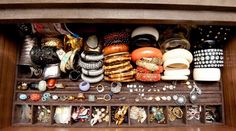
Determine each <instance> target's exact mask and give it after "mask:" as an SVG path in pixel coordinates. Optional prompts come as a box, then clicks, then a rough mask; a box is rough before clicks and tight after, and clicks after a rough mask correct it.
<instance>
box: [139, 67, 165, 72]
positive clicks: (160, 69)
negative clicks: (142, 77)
mask: <svg viewBox="0 0 236 131" xmlns="http://www.w3.org/2000/svg"><path fill="white" fill-rule="evenodd" d="M158 67H159V69H158V70H156V71H154V72H152V71H150V70H148V69H146V68H143V67H141V66H137V68H136V70H137V72H139V73H154V74H160V73H162V72H163V67H162V66H158Z"/></svg>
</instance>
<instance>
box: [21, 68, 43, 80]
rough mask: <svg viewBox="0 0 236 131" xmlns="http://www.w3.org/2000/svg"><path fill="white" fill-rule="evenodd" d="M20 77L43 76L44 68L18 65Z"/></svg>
mask: <svg viewBox="0 0 236 131" xmlns="http://www.w3.org/2000/svg"><path fill="white" fill-rule="evenodd" d="M17 68H18V74H17V75H18V78H40V77H42V73H43V69H42V68H38V67H37V68H36V67H32V66H29V65H18V66H17Z"/></svg>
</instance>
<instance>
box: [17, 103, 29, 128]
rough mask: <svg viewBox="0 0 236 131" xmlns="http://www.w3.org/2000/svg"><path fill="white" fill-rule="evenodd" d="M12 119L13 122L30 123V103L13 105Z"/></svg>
mask: <svg viewBox="0 0 236 131" xmlns="http://www.w3.org/2000/svg"><path fill="white" fill-rule="evenodd" d="M14 113H15V114H14V118H13V121H14V123H15V124H31V123H32V106H31V105H27V104H25V105H15V112H14Z"/></svg>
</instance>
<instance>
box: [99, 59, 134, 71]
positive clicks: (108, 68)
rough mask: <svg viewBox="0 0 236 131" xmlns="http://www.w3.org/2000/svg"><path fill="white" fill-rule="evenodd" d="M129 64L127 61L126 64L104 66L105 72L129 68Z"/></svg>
mask: <svg viewBox="0 0 236 131" xmlns="http://www.w3.org/2000/svg"><path fill="white" fill-rule="evenodd" d="M129 64H130V61H127V62H125V63H120V64H117V65H112V66H103V69H104V70H111V69H115V68H121V67H124V66H128V65H129Z"/></svg>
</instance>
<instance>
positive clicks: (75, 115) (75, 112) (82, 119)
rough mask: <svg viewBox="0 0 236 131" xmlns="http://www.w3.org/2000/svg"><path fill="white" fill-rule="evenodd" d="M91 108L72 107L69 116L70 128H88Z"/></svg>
mask: <svg viewBox="0 0 236 131" xmlns="http://www.w3.org/2000/svg"><path fill="white" fill-rule="evenodd" d="M90 119H91V108H90V107H89V106H73V107H72V114H71V123H72V126H79V127H81V126H82V127H84V126H90Z"/></svg>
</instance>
